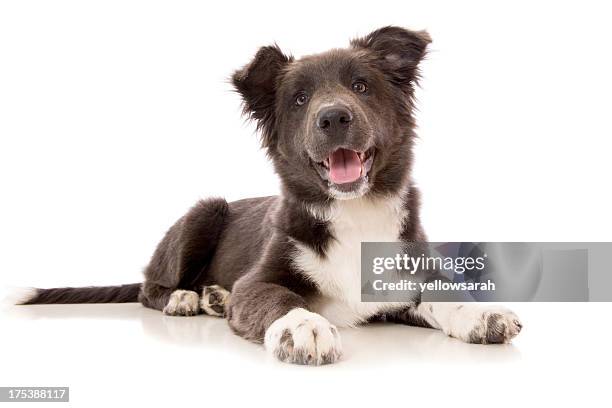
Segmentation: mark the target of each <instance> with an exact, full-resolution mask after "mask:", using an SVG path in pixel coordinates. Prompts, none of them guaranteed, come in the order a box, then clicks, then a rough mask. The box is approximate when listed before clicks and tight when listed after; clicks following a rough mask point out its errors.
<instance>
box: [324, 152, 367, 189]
mask: <svg viewBox="0 0 612 408" xmlns="http://www.w3.org/2000/svg"><path fill="white" fill-rule="evenodd" d="M373 161H374V148H370V149H368V150H366V151H364V152H358V151H355V150H350V149H344V148H339V149H337V150H335V151H334V152H333V153H332V154H330V155H329V157H328V158H327V159H325V160H324V161H322V162H320V163H317V164H318V165H319V166H320V167H322V168H323V169H324V170H325V171H324V175H325V176H326V178H327V180H328V181H329V182H330V183H333V184H348V183H354V182H355V181H357V180H359V179H366V180H367V177H368V172H369V171H370V169H371V168H372V162H373Z"/></svg>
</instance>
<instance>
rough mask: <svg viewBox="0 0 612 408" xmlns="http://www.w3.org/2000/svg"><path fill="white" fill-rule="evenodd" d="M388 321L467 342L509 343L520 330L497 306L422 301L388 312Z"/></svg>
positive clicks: (507, 312)
mask: <svg viewBox="0 0 612 408" xmlns="http://www.w3.org/2000/svg"><path fill="white" fill-rule="evenodd" d="M386 318H387V320H389V321H395V322H398V323H405V324H410V325H414V326H424V327H431V328H434V329H440V330H442V331H443V332H444V333H446V334H447V335H449V336H451V337H455V338H457V339H460V340H463V341H465V342H468V343H479V344H495V343H509V342H510V340H512V338H514V337H515V336H516V335H517V334H519V332H520V331H521V328H522V327H523V326H522V324H521V322H520V320H519V319H518V317H517V316H516V315H515V314H514V313H513V312H512V311H510V310H508V309H506V308H504V307H501V306H496V305H486V306H483V305H482V304H478V303H453V302H421V303H419V304H418V305H417V306H413V307H410V308H406V309H403V310H399V311H397V312H392V313H389V314H388V315H387V316H386Z"/></svg>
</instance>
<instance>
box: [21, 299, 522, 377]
mask: <svg viewBox="0 0 612 408" xmlns="http://www.w3.org/2000/svg"><path fill="white" fill-rule="evenodd" d="M10 313H11V315H12V316H14V317H19V318H21V319H26V320H37V319H57V320H62V321H66V320H70V319H79V320H80V319H87V320H89V321H94V320H124V321H130V322H133V324H134V325H140V326H141V327H142V331H143V333H144V335H146V336H148V337H150V338H152V339H155V340H157V341H160V342H163V343H168V344H174V345H180V346H186V347H193V348H198V347H200V348H206V349H208V350H210V349H215V348H218V349H219V351H221V350H228V348H231V350H232V352H235V353H244V354H245V355H248V356H249V358H251V359H254V360H260V359H262V358H264V357H265V351H264V349H263V347H262V346H259V345H253V344H251V343H249V342H247V341H246V340H243V339H242V338H240V337H238V336H237V335H235V334H234V333H233V332H232V331H231V329H230V328H229V326H228V324H227V321H226V320H225V319H221V318H215V317H211V316H206V315H200V316H193V317H176V316H165V315H163V314H162V313H160V312H158V311H156V310H151V309H147V308H145V307H142V306H141V305H139V304H124V305H112V304H111V305H36V306H22V307H15V308H12V310H11V312H10ZM340 332H341V335H342V342H343V346H344V358H343V363H344V364H351V365H352V364H358V363H376V364H384V363H385V360H388V359H397V358H398V356H401V357H402V358H406V359H410V360H426V361H442V362H451V361H465V362H475V361H476V362H494V361H508V360H516V359H518V358H520V351H519V349H518V348H517V347H516V346H514V345H512V344H506V345H487V346H485V345H477V344H466V343H463V342H461V341H459V340H456V339H452V338H449V337H448V336H446V335H444V334H443V333H442V332H440V331H438V330H432V329H424V328H419V327H409V326H404V325H398V324H391V323H376V324H370V325H367V326H361V327H357V328H354V329H341V330H340Z"/></svg>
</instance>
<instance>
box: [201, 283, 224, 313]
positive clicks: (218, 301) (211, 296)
mask: <svg viewBox="0 0 612 408" xmlns="http://www.w3.org/2000/svg"><path fill="white" fill-rule="evenodd" d="M229 295H230V292H228V291H227V290H225V289H224V288H222V287H221V286H219V285H213V286H204V289H202V297H201V299H200V307H201V308H202V310H203V311H204V313H206V314H208V315H211V316H219V317H223V316H225V305H226V304H227V301H228V300H229Z"/></svg>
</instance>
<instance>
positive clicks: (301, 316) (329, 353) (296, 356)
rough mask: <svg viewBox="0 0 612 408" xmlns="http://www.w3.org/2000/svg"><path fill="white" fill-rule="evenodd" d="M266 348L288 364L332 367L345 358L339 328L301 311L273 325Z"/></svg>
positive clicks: (310, 313)
mask: <svg viewBox="0 0 612 408" xmlns="http://www.w3.org/2000/svg"><path fill="white" fill-rule="evenodd" d="M264 344H265V346H266V349H267V350H269V351H270V352H271V353H272V354H273V355H274V356H275V357H276V358H278V359H279V360H281V361H284V362H287V363H294V364H307V365H322V364H330V363H334V362H336V361H338V360H339V359H340V357H341V356H342V344H341V342H340V334H339V333H338V330H337V329H336V327H335V326H333V325H332V324H330V323H329V322H328V321H327V320H326V319H325V318H324V317H323V316H321V315H318V314H316V313H312V312H309V311H307V310H305V309H300V308H297V309H293V310H292V311H290V312H289V313H287V314H286V315H285V316H283V317H281V318H280V319H278V320H276V321H275V322H274V323H272V325H271V326H270V327H269V328H268V330H267V331H266V335H265V341H264Z"/></svg>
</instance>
